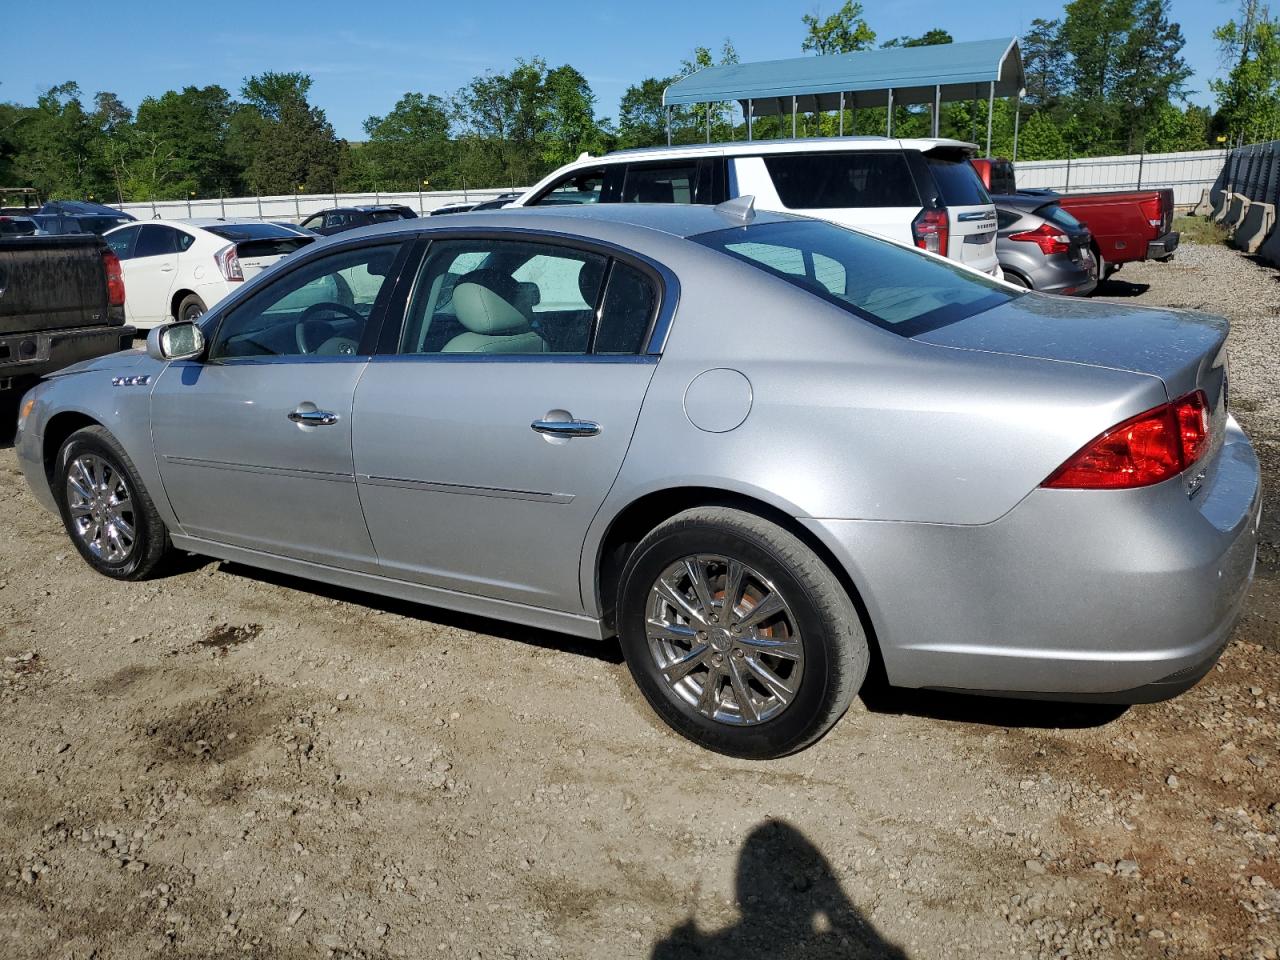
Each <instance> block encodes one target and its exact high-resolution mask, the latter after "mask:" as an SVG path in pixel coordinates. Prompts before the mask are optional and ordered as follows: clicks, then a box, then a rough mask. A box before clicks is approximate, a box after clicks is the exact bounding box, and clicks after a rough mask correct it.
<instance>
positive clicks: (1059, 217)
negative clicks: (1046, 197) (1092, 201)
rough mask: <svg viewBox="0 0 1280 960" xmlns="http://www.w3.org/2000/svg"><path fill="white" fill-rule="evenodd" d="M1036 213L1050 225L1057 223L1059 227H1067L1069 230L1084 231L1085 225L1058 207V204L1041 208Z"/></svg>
mask: <svg viewBox="0 0 1280 960" xmlns="http://www.w3.org/2000/svg"><path fill="white" fill-rule="evenodd" d="M1036 213H1037V214H1038V215H1039V216H1042V217H1044V218H1045V219H1046V220H1048V221H1049V222H1050V223H1056V224H1057V225H1058V226H1060V227H1066V228H1067V229H1068V230H1083V229H1084V224H1083V223H1081V222H1080V221H1079V220H1077V219H1076V218H1075V217H1073V216H1072V215H1071V214H1070V213H1068V212H1067V211H1066V210H1063V209H1062V207H1060V206H1058V205H1057V204H1056V203H1051V204H1049V205H1048V206H1045V207H1041V208H1040V209H1039V210H1037V211H1036Z"/></svg>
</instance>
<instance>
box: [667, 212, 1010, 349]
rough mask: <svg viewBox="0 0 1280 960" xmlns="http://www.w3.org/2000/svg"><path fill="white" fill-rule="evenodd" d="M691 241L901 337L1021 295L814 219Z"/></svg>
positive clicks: (924, 256) (959, 269) (717, 233)
mask: <svg viewBox="0 0 1280 960" xmlns="http://www.w3.org/2000/svg"><path fill="white" fill-rule="evenodd" d="M690 239H692V240H694V241H696V242H698V243H701V244H703V245H704V246H707V247H711V248H712V249H713V250H719V251H721V252H722V253H726V254H728V255H729V256H731V257H734V258H736V259H738V260H742V261H743V262H745V263H749V264H751V265H752V266H755V267H759V268H760V269H761V270H764V271H766V272H767V273H771V274H773V275H774V276H776V277H780V278H781V279H783V280H786V281H787V282H788V283H791V284H794V285H795V286H797V287H799V288H800V289H802V290H807V291H809V292H810V293H812V294H815V295H816V296H819V297H821V298H822V299H824V300H826V301H828V302H830V303H834V304H835V305H836V306H838V307H842V308H843V309H845V310H847V311H849V312H850V313H852V314H854V315H855V316H857V317H861V318H862V319H863V320H867V321H869V322H870V323H874V324H875V325H876V326H878V327H883V328H884V329H886V330H891V331H893V332H894V333H897V334H900V335H902V336H904V337H910V336H915V335H916V334H918V333H923V332H925V331H926V330H933V329H936V328H937V327H941V326H944V325H946V324H948V323H954V322H955V321H957V320H963V319H965V318H966V317H971V316H973V315H974V314H977V313H982V312H983V311H984V310H990V309H991V308H992V307H997V306H999V305H1000V304H1003V303H1007V302H1008V301H1010V300H1012V299H1013V298H1014V297H1016V296H1019V294H1016V293H1014V292H1012V291H1010V290H1009V288H1007V287H1006V286H1004V284H1001V283H998V282H997V281H995V280H992V279H990V278H988V277H985V276H982V275H981V274H977V273H973V272H972V271H969V270H966V269H964V268H963V267H959V266H956V265H953V264H951V263H948V262H947V261H945V260H940V259H938V258H935V257H931V256H929V255H927V254H924V253H919V252H917V251H915V250H912V249H909V248H905V247H900V246H898V245H896V244H893V243H890V242H888V241H887V240H879V239H876V238H875V237H871V236H868V235H866V234H863V233H857V232H855V231H852V230H846V229H844V228H843V227H838V226H835V225H834V224H830V223H824V222H821V221H817V220H809V221H784V222H782V223H762V224H752V225H748V226H745V227H732V228H730V229H728V230H717V231H715V232H714V233H704V234H700V235H698V236H695V237H691V238H690Z"/></svg>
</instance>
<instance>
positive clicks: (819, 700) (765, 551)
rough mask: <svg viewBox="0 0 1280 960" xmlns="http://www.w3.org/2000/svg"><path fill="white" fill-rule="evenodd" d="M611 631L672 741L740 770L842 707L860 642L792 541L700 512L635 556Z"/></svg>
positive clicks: (831, 718) (842, 595)
mask: <svg viewBox="0 0 1280 960" xmlns="http://www.w3.org/2000/svg"><path fill="white" fill-rule="evenodd" d="M618 627H619V635H620V639H621V643H622V649H623V653H624V655H625V656H626V660H627V666H628V667H629V668H630V670H631V674H632V676H633V677H634V678H635V680H636V683H637V684H638V685H639V687H640V690H641V692H642V693H643V694H644V695H645V698H646V699H647V700H648V701H649V703H650V704H651V705H652V706H653V708H654V710H655V711H656V712H657V713H658V715H659V716H661V717H662V719H663V720H665V721H666V722H667V723H668V724H669V725H670V726H672V727H673V728H674V729H675V730H677V731H678V732H679V733H681V734H683V735H684V736H686V737H688V738H689V739H690V740H693V741H694V742H695V743H698V744H701V745H702V746H704V747H707V748H709V749H711V750H715V751H717V752H719V753H725V754H729V755H731V756H737V757H747V758H751V759H768V758H772V757H779V756H784V755H786V754H789V753H794V752H795V751H797V750H800V749H803V748H804V747H806V746H808V745H809V744H811V743H813V742H814V741H815V740H817V739H818V738H819V737H821V736H822V735H823V734H825V733H826V732H827V731H828V730H830V729H831V727H833V726H834V725H835V723H836V721H837V720H839V719H840V717H841V716H842V715H843V714H844V712H845V711H846V710H847V709H848V707H849V704H850V702H851V701H852V699H853V696H854V694H855V693H856V692H857V690H858V688H859V687H860V686H861V685H862V681H863V680H864V679H865V677H866V673H867V667H868V664H869V662H870V650H869V647H868V644H867V638H866V635H865V633H864V632H863V629H862V624H861V621H860V620H859V618H858V613H857V610H856V609H855V608H854V605H853V603H852V601H851V600H850V598H849V595H848V593H847V592H846V591H845V589H844V587H843V586H842V585H841V583H840V581H839V580H838V579H836V577H835V575H834V574H833V573H832V572H831V570H830V569H828V568H827V566H826V565H825V564H824V563H823V562H822V561H821V560H819V559H818V557H817V556H815V555H814V553H813V552H812V551H811V550H810V549H809V548H808V547H807V546H805V544H804V543H802V542H801V541H800V540H799V539H798V538H797V537H795V536H793V535H792V534H791V533H789V532H787V531H786V530H783V529H782V528H781V527H778V526H777V525H775V524H773V523H770V522H768V521H766V520H763V519H761V518H760V517H757V516H755V515H753V514H750V513H745V512H743V511H740V510H733V509H728V508H724V507H700V508H696V509H692V510H687V511H685V512H683V513H680V514H677V515H676V516H675V517H672V518H671V519H670V520H667V521H666V522H665V523H663V524H661V525H659V526H658V527H657V528H655V529H654V530H653V531H652V532H651V533H649V535H648V536H646V537H645V538H644V540H643V541H641V543H640V544H639V546H637V547H636V549H635V551H634V552H633V553H632V555H631V558H630V560H628V562H627V565H626V568H625V569H624V571H623V576H622V583H621V586H620V590H619V598H618Z"/></svg>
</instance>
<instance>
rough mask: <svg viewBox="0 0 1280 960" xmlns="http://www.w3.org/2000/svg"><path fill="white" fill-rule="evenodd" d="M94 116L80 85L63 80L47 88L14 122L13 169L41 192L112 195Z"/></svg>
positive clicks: (23, 179) (102, 147)
mask: <svg viewBox="0 0 1280 960" xmlns="http://www.w3.org/2000/svg"><path fill="white" fill-rule="evenodd" d="M99 119H100V118H98V117H95V116H94V115H93V114H92V113H91V112H89V111H86V110H85V108H84V105H83V104H82V103H81V101H80V87H79V86H78V85H77V84H75V83H71V82H68V83H62V84H59V85H58V86H56V87H51V88H50V89H48V90H46V91H45V92H44V93H43V94H41V95H40V97H39V98H38V99H37V100H36V104H35V106H34V107H31V108H29V109H27V110H26V111H25V116H23V117H22V118H21V120H20V121H19V122H18V124H16V125H15V126H14V128H13V129H14V130H15V131H16V132H17V134H18V136H17V138H16V139H17V141H18V142H17V148H16V151H15V156H14V158H13V163H12V165H13V173H14V174H15V175H16V177H17V179H19V180H21V181H25V182H26V183H29V184H31V185H32V186H34V187H35V188H36V189H37V190H39V191H40V193H41V195H43V196H45V197H63V198H77V197H79V198H83V197H88V196H92V197H94V198H96V199H103V198H110V197H112V196H113V195H114V193H115V191H114V190H113V189H112V176H111V172H110V165H109V163H108V161H107V159H106V151H105V149H104V144H103V134H102V130H101V128H100V127H99V126H98V123H99Z"/></svg>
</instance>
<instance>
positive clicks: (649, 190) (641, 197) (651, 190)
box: [635, 180, 676, 203]
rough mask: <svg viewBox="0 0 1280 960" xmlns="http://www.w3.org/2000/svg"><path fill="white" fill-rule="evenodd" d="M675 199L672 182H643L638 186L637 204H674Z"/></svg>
mask: <svg viewBox="0 0 1280 960" xmlns="http://www.w3.org/2000/svg"><path fill="white" fill-rule="evenodd" d="M675 199H676V191H675V188H674V187H673V186H672V185H671V181H670V180H641V181H640V182H639V183H638V184H636V200H635V202H636V203H674V202H675Z"/></svg>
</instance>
